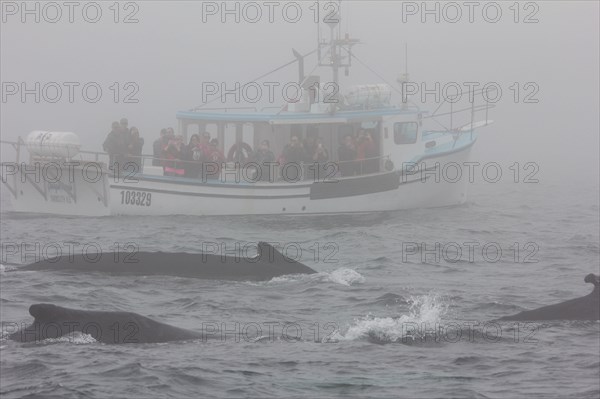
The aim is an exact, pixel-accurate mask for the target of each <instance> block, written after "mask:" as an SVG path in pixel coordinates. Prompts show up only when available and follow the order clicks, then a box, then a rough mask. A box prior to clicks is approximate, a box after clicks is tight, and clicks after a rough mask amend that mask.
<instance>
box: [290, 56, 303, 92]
mask: <svg viewBox="0 0 600 399" xmlns="http://www.w3.org/2000/svg"><path fill="white" fill-rule="evenodd" d="M292 52H293V53H294V57H296V59H297V60H298V83H299V84H302V82H303V81H304V56H303V55H302V54H300V53H299V52H298V51H296V49H292Z"/></svg>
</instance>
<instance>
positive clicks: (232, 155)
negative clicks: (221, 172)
mask: <svg viewBox="0 0 600 399" xmlns="http://www.w3.org/2000/svg"><path fill="white" fill-rule="evenodd" d="M241 147H242V154H241V157H239V159H240V160H241V161H245V160H246V159H248V158H250V154H252V147H250V145H249V144H248V143H244V142H242V145H241ZM237 151H238V144H237V143H235V144H234V145H232V146H231V148H230V149H229V152H228V153H227V162H233V161H237V160H238V156H237V155H238V154H237ZM244 151H245V152H246V155H244Z"/></svg>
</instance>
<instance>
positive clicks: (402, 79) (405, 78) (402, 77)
mask: <svg viewBox="0 0 600 399" xmlns="http://www.w3.org/2000/svg"><path fill="white" fill-rule="evenodd" d="M396 81H397V82H398V84H399V85H400V90H401V92H402V108H403V109H406V108H408V98H407V96H406V94H405V91H404V89H405V87H404V86H405V85H406V83H408V82H410V79H409V77H408V43H404V73H403V74H401V75H400V76H399V77H398V79H396Z"/></svg>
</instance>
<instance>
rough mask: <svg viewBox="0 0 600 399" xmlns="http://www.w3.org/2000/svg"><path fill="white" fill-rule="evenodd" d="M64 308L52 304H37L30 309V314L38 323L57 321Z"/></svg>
mask: <svg viewBox="0 0 600 399" xmlns="http://www.w3.org/2000/svg"><path fill="white" fill-rule="evenodd" d="M61 309H62V308H60V307H59V306H56V305H52V304H50V303H36V304H33V305H31V306H30V307H29V314H30V315H32V316H33V317H34V318H35V320H36V321H49V320H55V319H57V316H58V314H59V312H60V310H61Z"/></svg>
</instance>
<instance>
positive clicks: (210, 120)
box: [2, 24, 492, 216]
mask: <svg viewBox="0 0 600 399" xmlns="http://www.w3.org/2000/svg"><path fill="white" fill-rule="evenodd" d="M330 28H331V36H330V38H329V40H328V41H323V40H321V38H319V46H318V48H317V49H316V50H314V51H313V52H311V53H310V54H316V55H317V64H318V65H317V66H320V67H322V68H327V69H330V70H331V76H332V80H331V82H330V83H328V85H324V84H322V83H321V80H322V78H321V77H320V76H319V75H314V74H313V75H309V76H304V72H303V71H304V58H305V57H304V56H301V55H299V54H298V53H297V52H295V51H294V53H295V54H296V62H297V63H298V66H299V78H298V86H299V87H300V88H301V93H302V95H301V96H300V98H299V99H298V101H295V102H290V103H286V104H283V105H282V106H280V107H276V108H273V107H271V108H266V109H260V110H259V109H256V108H251V107H250V108H249V107H245V108H237V109H236V108H232V107H228V108H221V109H215V108H208V107H206V105H207V104H204V106H201V107H197V108H194V109H190V110H186V111H181V112H178V113H177V119H178V121H179V133H180V134H181V135H183V136H184V138H185V140H186V142H187V138H188V136H189V135H190V133H191V132H198V133H201V132H205V131H212V132H213V134H214V135H215V136H216V137H218V141H219V143H220V147H221V150H222V151H225V150H226V149H225V147H224V144H225V143H226V142H227V141H229V142H231V141H233V142H235V143H238V144H239V145H243V146H244V147H245V148H252V149H256V148H258V146H259V145H260V143H261V142H262V141H263V140H269V142H270V146H271V149H272V150H273V151H274V152H275V153H280V152H281V151H282V150H283V149H284V148H285V146H286V145H287V144H288V143H289V142H290V139H291V137H292V136H296V137H297V138H298V139H300V140H306V139H310V138H312V139H313V140H314V139H316V138H317V137H318V138H319V140H320V143H321V145H322V146H324V147H325V148H326V149H327V152H328V154H329V160H328V161H327V162H325V163H319V164H312V163H311V162H288V160H285V159H280V160H279V161H278V162H274V163H269V165H256V164H254V163H253V162H251V160H250V161H249V160H246V161H241V158H240V156H241V154H242V151H235V150H234V151H233V153H234V155H233V157H229V160H228V161H227V162H225V163H224V164H221V165H219V166H218V167H217V168H216V170H218V171H219V172H218V174H217V175H215V176H210V177H211V178H208V175H207V174H204V171H206V170H207V169H210V168H208V167H207V165H205V164H201V165H196V166H195V167H199V168H200V169H201V170H202V171H203V172H202V173H201V174H200V175H199V176H194V177H185V176H172V175H166V174H165V170H166V166H167V165H171V166H176V167H178V168H181V169H185V168H186V167H188V166H189V165H190V164H193V163H194V161H189V160H188V161H181V162H179V161H177V163H178V166H177V165H176V164H175V163H174V162H173V160H164V159H156V158H154V159H153V157H152V156H142V157H140V158H139V159H137V160H136V161H135V162H132V163H131V165H126V166H125V167H123V168H120V167H117V168H110V167H109V165H108V156H107V154H105V153H101V152H91V151H82V150H81V148H80V145H79V139H78V137H77V135H75V134H73V133H65V132H44V131H40V132H32V133H30V134H29V136H27V138H26V139H19V140H18V141H17V142H8V141H3V145H4V146H7V145H8V146H12V147H13V148H14V149H15V151H16V161H15V162H3V163H2V182H3V184H4V187H5V188H7V190H8V193H9V196H10V198H11V200H12V208H13V209H12V210H13V211H15V212H29V213H32V212H33V213H49V214H61V215H84V216H107V215H175V214H183V215H259V214H289V215H305V214H333V213H355V212H376V211H393V210H400V209H412V208H423V207H440V206H449V205H456V204H462V203H464V202H465V201H466V200H467V189H468V185H469V182H468V179H467V177H466V176H465V174H464V173H463V174H461V175H457V176H452V177H448V176H446V175H444V172H445V168H446V166H447V165H453V166H458V167H459V168H460V167H463V166H464V165H465V163H466V162H468V161H469V159H470V154H471V150H472V148H473V145H474V144H475V142H476V139H477V136H476V134H475V130H476V129H478V128H481V127H483V126H486V125H488V124H490V123H491V121H489V120H488V110H489V109H490V108H491V107H492V105H490V104H488V103H482V104H475V102H474V101H471V102H470V103H469V104H468V105H467V106H466V107H464V108H462V109H460V107H459V106H458V105H457V104H454V103H452V102H449V103H448V104H446V105H448V106H449V107H450V111H449V112H445V111H444V108H443V107H442V105H444V104H440V105H439V106H438V109H437V110H436V112H434V113H432V114H429V113H427V112H426V111H423V110H421V109H420V108H419V107H417V106H415V105H412V104H411V103H410V101H409V100H408V99H407V98H402V99H401V100H400V101H398V104H397V105H394V104H393V102H392V94H393V92H398V93H400V94H401V93H402V92H401V90H396V89H395V88H394V87H393V86H392V85H390V84H387V83H385V84H384V83H378V84H365V85H358V86H354V87H351V88H349V89H348V90H342V89H340V90H339V91H338V88H339V79H338V74H339V70H340V69H341V68H344V69H346V71H348V69H349V68H350V67H351V66H352V60H353V59H356V56H355V54H354V53H353V46H354V45H356V44H357V43H358V41H357V40H353V39H350V38H348V36H347V35H346V36H345V37H343V38H342V37H341V32H340V28H339V25H336V24H330ZM407 81H408V73H407V71H405V73H404V74H403V75H402V78H401V79H399V80H398V83H399V84H400V85H402V84H403V83H404V82H407ZM331 83H332V84H333V85H331ZM326 86H327V87H326ZM328 87H329V88H331V87H333V88H334V90H329V89H328ZM470 94H475V93H470ZM402 97H405V96H402ZM469 97H470V98H472V97H474V96H469ZM454 108H459V109H457V110H455V109H454ZM440 110H441V111H440ZM480 113H484V114H485V117H484V119H482V120H479V121H476V115H479V114H480ZM459 114H462V115H466V117H465V118H464V119H463V121H462V123H461V124H460V125H459V126H458V127H456V122H455V121H456V120H458V119H459V117H458V115H459ZM441 117H444V118H447V119H450V124H449V126H447V127H446V126H445V125H443V124H441V125H443V126H444V127H443V128H442V129H428V128H427V127H426V126H427V124H428V122H430V121H432V120H436V121H437V119H436V118H441ZM359 132H361V134H363V135H366V136H368V137H369V140H371V144H372V147H373V148H372V150H373V151H372V153H373V154H371V156H368V157H365V156H364V155H363V156H362V157H360V158H357V159H352V160H346V161H344V160H340V159H341V156H340V153H339V152H340V151H341V150H339V148H341V147H340V146H341V145H343V141H344V140H346V138H347V137H348V136H349V137H350V140H354V138H355V137H356V136H357V135H358V134H359ZM23 148H26V149H27V150H28V152H29V160H28V161H23V158H24V156H23ZM240 148H241V147H240ZM229 152H230V155H231V153H232V151H231V150H230V151H229ZM267 168H268V170H269V172H268V178H266V179H265V178H264V177H263V176H261V172H263V173H264V172H265V170H267ZM119 169H122V170H119ZM214 170H215V169H212V171H213V172H214ZM344 171H345V173H344Z"/></svg>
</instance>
